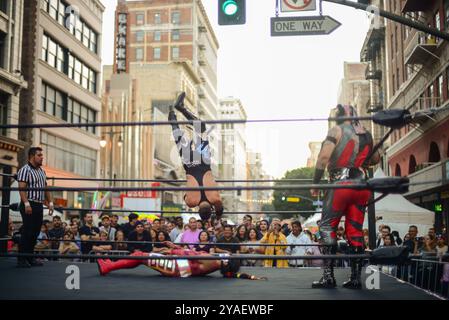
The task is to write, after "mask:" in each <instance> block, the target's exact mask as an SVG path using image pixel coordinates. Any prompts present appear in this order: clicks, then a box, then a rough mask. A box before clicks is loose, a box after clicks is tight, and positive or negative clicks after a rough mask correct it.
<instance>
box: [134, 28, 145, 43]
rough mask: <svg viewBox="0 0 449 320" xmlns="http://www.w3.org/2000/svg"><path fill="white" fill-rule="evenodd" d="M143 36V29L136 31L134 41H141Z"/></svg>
mask: <svg viewBox="0 0 449 320" xmlns="http://www.w3.org/2000/svg"><path fill="white" fill-rule="evenodd" d="M144 37H145V32H143V31H137V32H136V42H138V43H142V42H143V40H144Z"/></svg>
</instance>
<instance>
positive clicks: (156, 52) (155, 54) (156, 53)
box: [153, 48, 161, 60]
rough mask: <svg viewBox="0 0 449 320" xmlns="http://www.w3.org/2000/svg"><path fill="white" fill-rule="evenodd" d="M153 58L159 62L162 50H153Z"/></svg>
mask: <svg viewBox="0 0 449 320" xmlns="http://www.w3.org/2000/svg"><path fill="white" fill-rule="evenodd" d="M153 58H154V60H159V59H160V58H161V48H154V49H153Z"/></svg>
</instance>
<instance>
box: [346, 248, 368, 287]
mask: <svg viewBox="0 0 449 320" xmlns="http://www.w3.org/2000/svg"><path fill="white" fill-rule="evenodd" d="M363 251H364V250H363V247H351V253H352V254H363ZM362 266H363V259H351V275H350V276H349V280H348V281H345V282H343V287H344V288H348V289H362Z"/></svg>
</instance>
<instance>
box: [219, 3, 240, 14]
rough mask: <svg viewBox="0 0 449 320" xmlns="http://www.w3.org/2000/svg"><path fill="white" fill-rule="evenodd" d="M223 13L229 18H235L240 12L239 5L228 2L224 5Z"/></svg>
mask: <svg viewBox="0 0 449 320" xmlns="http://www.w3.org/2000/svg"><path fill="white" fill-rule="evenodd" d="M222 9H223V12H224V13H225V14H226V15H228V16H233V15H235V14H236V13H237V11H238V10H239V7H238V6H237V3H236V2H235V1H234V0H228V1H226V2H224V3H223V7H222Z"/></svg>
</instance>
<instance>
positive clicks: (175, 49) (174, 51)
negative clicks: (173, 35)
mask: <svg viewBox="0 0 449 320" xmlns="http://www.w3.org/2000/svg"><path fill="white" fill-rule="evenodd" d="M171 57H172V59H179V47H172V48H171Z"/></svg>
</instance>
